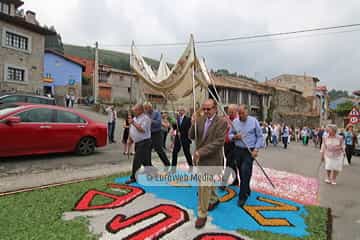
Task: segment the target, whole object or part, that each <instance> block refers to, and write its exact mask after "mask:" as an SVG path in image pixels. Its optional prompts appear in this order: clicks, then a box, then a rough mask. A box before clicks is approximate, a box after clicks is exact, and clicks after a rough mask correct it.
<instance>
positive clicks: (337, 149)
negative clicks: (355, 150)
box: [320, 124, 345, 185]
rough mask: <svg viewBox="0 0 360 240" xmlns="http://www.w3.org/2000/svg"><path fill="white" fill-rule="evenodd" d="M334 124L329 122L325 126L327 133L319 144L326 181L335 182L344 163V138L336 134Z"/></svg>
mask: <svg viewBox="0 0 360 240" xmlns="http://www.w3.org/2000/svg"><path fill="white" fill-rule="evenodd" d="M336 130H337V128H336V125H333V124H330V125H328V127H327V131H328V135H327V136H326V137H324V140H323V144H322V146H321V150H320V153H321V160H322V161H325V170H326V173H327V177H326V179H325V182H326V183H331V184H333V185H335V184H336V177H337V175H338V174H339V172H341V170H342V168H343V165H344V154H345V151H344V139H343V137H341V136H339V135H336Z"/></svg>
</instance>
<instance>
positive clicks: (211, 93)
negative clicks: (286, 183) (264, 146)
mask: <svg viewBox="0 0 360 240" xmlns="http://www.w3.org/2000/svg"><path fill="white" fill-rule="evenodd" d="M214 87H215V85H214ZM208 92H209V93H210V95H211V96H212V97H213V98H214V100H215V101H216V102H217V103H218V105H219V106H220V110H221V111H222V112H223V114H224V116H228V115H227V113H226V112H225V109H224V107H223V106H222V105H221V103H219V101H218V100H217V98H218V99H219V100H220V101H221V98H220V96H217V98H216V97H215V96H214V93H213V92H211V90H210V89H209V88H208ZM229 123H230V125H231V127H232V128H233V129H235V128H234V125H233V123H232V122H231V121H229ZM240 141H241V142H243V143H244V144H245V146H246V148H247V150H248V152H249V153H250V155H251V150H250V148H249V146H248V145H247V144H246V142H245V141H244V140H242V139H240ZM253 159H254V161H255V163H256V164H257V165H258V167H259V168H260V170H261V171H262V173H263V174H264V176H265V178H266V179H267V180H268V182H269V183H270V185H271V186H272V187H273V188H274V189H275V185H274V183H273V182H272V181H271V179H270V177H269V176H268V175H267V173H266V172H265V170H264V168H263V167H262V166H261V164H260V163H259V161H258V160H257V159H256V158H253Z"/></svg>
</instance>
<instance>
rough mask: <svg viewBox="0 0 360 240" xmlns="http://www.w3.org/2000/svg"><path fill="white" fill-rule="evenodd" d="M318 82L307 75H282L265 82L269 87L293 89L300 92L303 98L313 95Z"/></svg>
mask: <svg viewBox="0 0 360 240" xmlns="http://www.w3.org/2000/svg"><path fill="white" fill-rule="evenodd" d="M319 81H320V80H319V79H318V78H316V77H312V76H307V75H305V74H304V75H302V76H301V75H293V74H282V75H280V76H277V77H275V78H273V79H271V80H267V81H265V83H266V84H267V85H269V86H278V87H285V88H289V89H295V90H297V91H300V92H302V94H303V96H304V97H310V96H314V95H315V89H316V87H317V83H318V82H319Z"/></svg>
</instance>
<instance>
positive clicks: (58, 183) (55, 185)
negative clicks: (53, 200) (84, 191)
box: [0, 174, 114, 197]
mask: <svg viewBox="0 0 360 240" xmlns="http://www.w3.org/2000/svg"><path fill="white" fill-rule="evenodd" d="M112 175H114V174H110V175H103V176H96V177H87V178H80V179H75V180H70V181H65V182H57V183H51V184H46V185H40V186H35V187H27V188H20V189H17V190H11V191H6V192H1V193H0V197H5V196H9V195H13V194H18V193H24V192H30V191H34V190H41V189H47V188H50V187H61V186H64V185H68V184H74V183H80V182H85V181H93V180H97V179H100V178H104V177H109V176H112Z"/></svg>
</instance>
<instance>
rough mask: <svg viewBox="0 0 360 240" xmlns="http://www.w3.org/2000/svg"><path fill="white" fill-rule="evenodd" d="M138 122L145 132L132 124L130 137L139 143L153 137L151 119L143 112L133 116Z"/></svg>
mask: <svg viewBox="0 0 360 240" xmlns="http://www.w3.org/2000/svg"><path fill="white" fill-rule="evenodd" d="M133 120H134V122H135V123H136V124H139V125H140V126H141V128H142V129H144V132H140V131H139V130H137V128H136V127H135V126H134V125H133V124H131V125H130V137H131V139H132V140H133V141H134V142H135V143H137V142H140V141H143V140H146V139H150V138H151V119H150V118H149V117H148V116H147V115H146V114H144V113H143V114H141V115H139V116H137V117H134V118H133Z"/></svg>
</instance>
